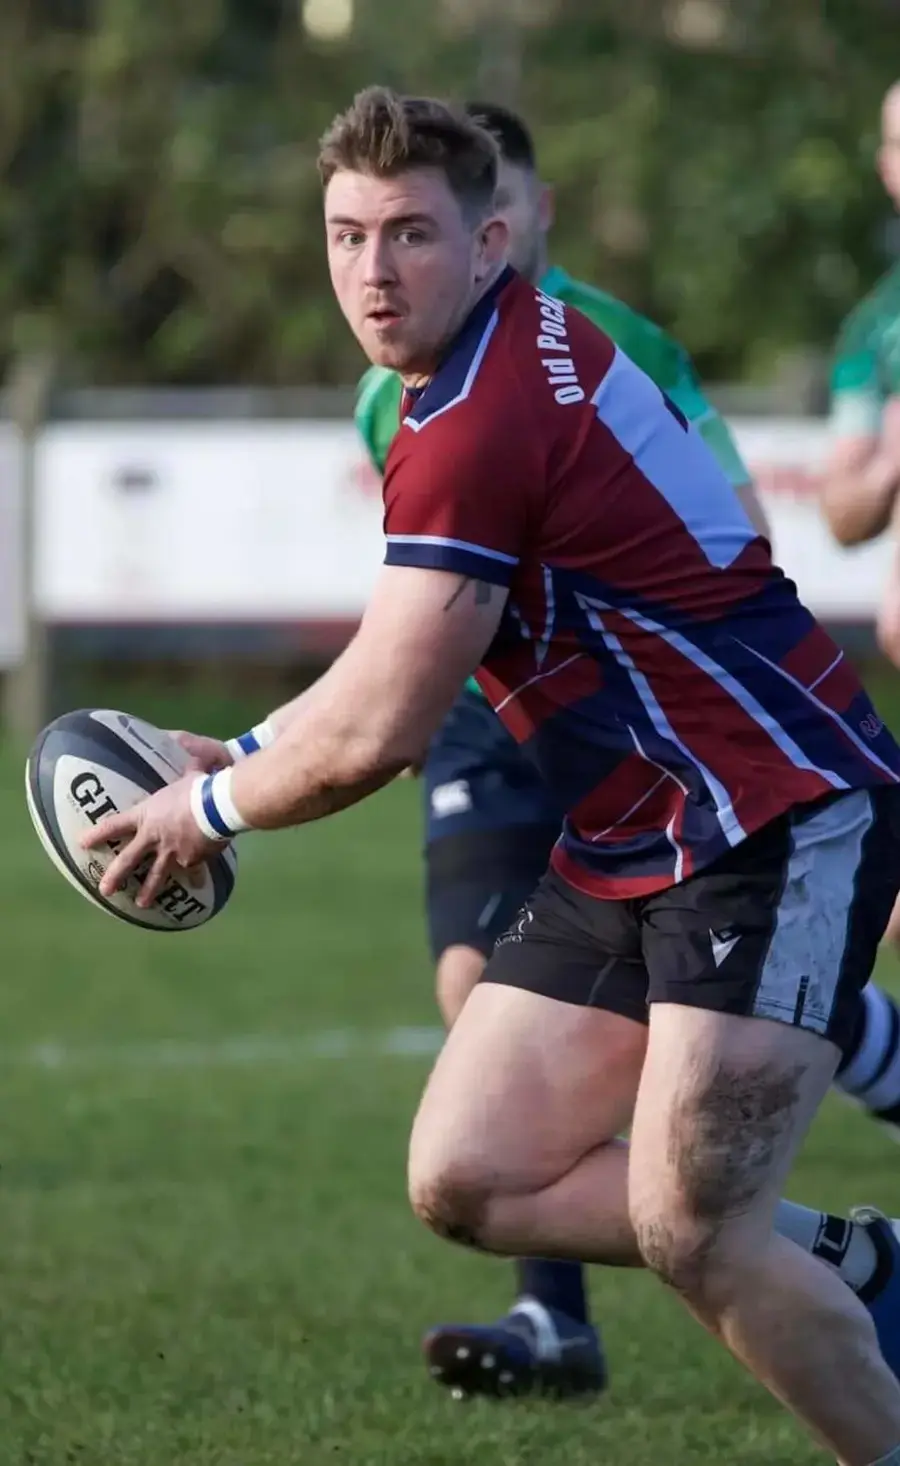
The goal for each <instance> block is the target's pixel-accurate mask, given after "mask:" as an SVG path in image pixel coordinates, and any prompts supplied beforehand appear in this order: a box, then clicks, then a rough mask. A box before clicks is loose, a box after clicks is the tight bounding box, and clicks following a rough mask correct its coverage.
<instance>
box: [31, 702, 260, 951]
mask: <svg viewBox="0 0 900 1466" xmlns="http://www.w3.org/2000/svg"><path fill="white" fill-rule="evenodd" d="M187 765H188V756H187V754H186V753H185V751H184V749H183V748H182V747H181V745H180V744H179V743H177V742H176V741H175V739H174V738H172V737H171V736H170V735H169V734H168V733H164V732H162V730H161V729H159V728H154V727H153V725H152V723H146V722H144V720H143V719H142V718H134V717H132V716H131V715H130V714H129V713H118V712H114V711H112V710H111V709H109V708H86V709H83V710H81V711H80V712H75V713H64V714H63V716H62V717H61V718H56V719H55V720H54V721H53V722H52V723H50V724H48V726H47V727H46V728H45V729H44V731H43V732H42V733H41V734H40V735H39V736H38V738H37V740H36V741H35V744H34V747H33V748H32V750H31V753H30V754H29V755H28V763H27V764H26V767H25V794H26V798H27V801H28V812H29V814H30V815H31V820H32V823H33V825H34V828H35V830H36V831H37V833H38V836H39V837H40V841H41V844H42V845H43V847H44V849H45V850H46V852H47V854H48V855H49V857H50V859H51V860H52V861H53V864H54V865H55V866H56V868H57V870H58V871H59V872H60V873H61V874H62V875H64V876H65V878H66V880H67V881H68V882H69V884H70V885H72V886H74V887H75V889H76V891H79V892H80V893H81V895H82V896H84V897H86V899H87V900H88V901H90V902H92V903H93V905H95V906H98V907H99V908H100V910H101V911H105V912H107V913H108V914H109V915H110V916H118V917H119V918H120V919H121V920H122V921H129V922H131V923H132V924H133V925H135V926H142V927H145V928H147V929H148V930H150V931H160V932H183V931H192V930H193V929H194V928H195V927H198V926H203V925H204V923H205V922H207V921H209V920H210V918H211V917H213V916H215V915H217V913H218V912H219V911H221V910H222V907H223V906H224V905H225V903H226V901H227V900H228V898H229V896H230V895H231V892H232V890H233V889H234V880H235V874H236V869H237V858H236V856H235V853H234V848H233V846H231V845H226V846H224V847H223V849H222V852H221V854H219V855H216V856H214V857H213V859H212V860H210V861H209V862H208V863H207V864H205V865H201V866H199V867H198V868H197V869H196V870H194V871H192V872H191V873H190V876H189V875H188V873H187V872H183V871H179V872H178V873H177V874H175V875H171V876H170V877H169V879H168V880H167V882H166V884H165V886H164V887H163V889H162V890H161V891H160V893H159V895H158V896H157V898H156V900H155V901H154V902H153V904H152V906H149V907H148V908H147V909H146V910H144V909H142V908H141V907H139V906H138V905H136V898H137V895H138V893H139V891H140V886H141V872H140V871H138V872H137V873H135V875H133V876H132V877H131V878H130V880H129V881H128V883H127V885H126V886H125V887H124V888H123V889H122V890H121V891H117V892H116V894H115V895H114V896H109V897H107V896H101V895H100V892H99V890H98V886H99V883H100V880H101V878H102V876H103V874H104V872H105V870H106V869H107V867H108V866H109V864H110V863H111V861H112V859H113V857H114V855H115V853H116V852H115V850H114V849H113V848H112V846H110V845H101V846H98V847H97V848H96V849H94V850H83V849H82V848H81V846H80V844H79V839H80V837H81V836H82V835H83V834H84V833H85V831H87V830H90V829H92V828H93V826H94V825H96V824H98V823H99V821H100V820H101V819H104V818H105V817H106V816H107V815H109V814H114V813H116V812H117V811H120V810H126V809H130V808H131V806H132V805H134V804H137V803H138V802H139V800H141V799H143V798H144V797H145V796H146V795H148V794H154V793H155V792H156V790H157V789H162V788H163V786H164V785H165V784H172V783H174V782H175V780H176V779H180V778H181V776H182V775H183V774H184V773H185V772H186V771H187Z"/></svg>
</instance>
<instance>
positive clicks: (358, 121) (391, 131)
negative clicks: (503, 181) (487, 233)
mask: <svg viewBox="0 0 900 1466" xmlns="http://www.w3.org/2000/svg"><path fill="white" fill-rule="evenodd" d="M497 158H498V151H497V144H496V142H495V141H494V139H493V138H492V137H491V135H490V134H489V133H488V132H486V131H485V129H484V128H483V127H479V125H478V124H477V123H476V122H474V121H473V120H472V118H471V117H467V116H466V113H465V112H464V111H463V110H462V109H456V108H454V107H452V106H449V105H448V104H447V103H446V102H438V101H435V100H434V99H433V98H432V97H401V96H399V95H398V94H397V93H396V92H392V91H391V90H390V89H389V88H388V87H367V88H366V90H365V91H364V92H358V93H357V95H356V96H355V97H354V98H353V101H352V103H351V105H350V106H349V107H348V108H347V110H346V112H341V113H340V114H339V115H338V116H337V117H336V118H335V119H334V121H333V122H332V124H331V126H330V127H329V129H328V131H327V132H326V133H325V135H324V137H323V138H322V140H321V142H320V144H319V176H320V177H321V179H322V183H323V184H324V185H327V184H328V183H330V181H331V179H332V178H333V177H334V175H335V173H337V172H339V171H340V170H341V169H348V170H350V171H351V172H354V173H371V174H373V175H374V176H375V177H376V178H394V177H396V175H397V174H398V173H405V172H407V170H408V169H410V168H439V169H440V170H441V172H442V173H443V174H444V175H445V177H446V179H447V182H448V184H449V185H450V188H451V189H452V190H453V192H454V194H455V195H456V197H457V198H458V199H459V202H460V205H461V206H462V208H463V210H464V212H465V213H466V215H467V216H470V217H474V218H481V217H483V216H484V214H486V213H487V211H488V210H489V209H490V207H491V204H492V202H493V198H494V190H495V189H496V187H497Z"/></svg>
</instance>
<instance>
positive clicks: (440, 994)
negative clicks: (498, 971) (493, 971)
mask: <svg viewBox="0 0 900 1466" xmlns="http://www.w3.org/2000/svg"><path fill="white" fill-rule="evenodd" d="M486 960H487V959H486V958H485V957H484V955H483V954H482V953H481V952H479V951H477V950H476V948H474V947H464V946H457V947H447V948H446V950H445V951H443V952H442V953H441V955H440V957H439V958H438V964H437V971H436V974H435V986H436V991H437V1000H438V1007H439V1008H440V1010H441V1017H442V1018H443V1020H444V1023H445V1024H446V1026H447V1028H448V1029H449V1028H452V1027H453V1025H454V1023H455V1022H456V1020H457V1018H458V1017H459V1015H460V1013H461V1012H462V1010H463V1008H464V1007H465V1004H466V1000H467V999H468V997H469V994H470V993H471V991H472V989H473V988H474V986H475V984H476V983H477V982H478V979H479V978H480V977H481V974H482V973H483V971H484V968H485V963H486Z"/></svg>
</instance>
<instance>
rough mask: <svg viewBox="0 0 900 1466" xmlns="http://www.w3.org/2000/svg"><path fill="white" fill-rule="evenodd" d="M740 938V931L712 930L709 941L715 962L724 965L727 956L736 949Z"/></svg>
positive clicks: (717, 964)
mask: <svg viewBox="0 0 900 1466" xmlns="http://www.w3.org/2000/svg"><path fill="white" fill-rule="evenodd" d="M740 940H741V934H740V932H733V931H730V930H729V931H722V932H714V931H710V934H709V943H710V946H711V947H712V955H713V962H715V964H716V966H717V967H721V966H722V963H723V962H724V961H725V958H726V957H727V956H728V954H729V953H730V952H733V951H734V949H735V947H736V946H737V944H738V942H739V941H740Z"/></svg>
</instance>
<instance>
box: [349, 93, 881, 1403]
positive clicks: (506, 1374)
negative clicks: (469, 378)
mask: <svg viewBox="0 0 900 1466" xmlns="http://www.w3.org/2000/svg"><path fill="white" fill-rule="evenodd" d="M466 110H467V111H468V113H469V114H470V116H472V117H474V118H475V119H476V120H477V121H478V122H479V123H480V124H481V125H482V126H483V127H486V128H487V129H488V131H490V132H491V133H492V135H493V136H494V137H495V139H496V141H497V144H498V146H499V149H500V155H501V156H500V168H499V174H498V189H497V199H496V204H497V211H498V212H499V213H502V214H503V215H504V217H505V219H506V221H507V224H508V226H509V230H510V241H511V245H510V262H511V263H512V264H513V265H514V267H515V268H516V269H517V270H519V272H520V273H521V274H523V275H525V276H526V277H527V278H529V279H531V280H533V281H534V282H535V284H539V285H540V288H541V290H543V291H544V292H545V293H546V294H549V295H553V296H556V297H558V298H559V299H561V300H563V301H564V302H565V303H566V304H567V305H571V306H575V307H576V308H577V309H578V310H580V311H581V312H583V314H585V315H586V316H588V318H589V319H591V320H592V321H594V322H595V323H596V325H598V326H599V327H600V329H601V330H603V331H605V332H606V334H607V335H608V336H610V337H612V339H613V340H614V341H615V342H616V343H617V344H618V345H619V346H620V347H621V348H622V350H623V351H625V352H626V353H627V355H628V356H630V357H631V359H632V360H633V361H635V362H636V363H637V365H638V366H640V367H641V368H642V370H643V371H644V372H646V373H647V375H648V376H650V377H651V378H652V379H653V381H655V382H656V383H657V385H658V386H660V387H661V388H662V389H663V390H664V391H665V392H666V393H667V394H668V396H669V397H670V398H671V399H672V400H673V401H674V402H675V404H676V405H677V406H678V407H679V408H680V409H681V411H682V412H683V413H684V414H685V416H686V417H687V418H688V419H689V420H690V421H691V422H693V423H694V424H695V425H696V426H697V427H698V429H699V430H700V432H701V433H702V435H703V437H704V438H705V440H706V442H707V443H708V445H709V446H710V448H711V449H712V450H713V452H714V453H715V454H716V457H717V459H718V461H719V463H720V465H721V466H722V467H723V468H724V469H725V471H726V472H727V474H728V476H729V478H730V480H731V482H732V483H733V484H734V486H735V489H736V491H737V492H738V493H739V495H740V496H741V498H742V500H743V502H744V506H745V508H746V509H747V511H748V512H749V514H750V517H751V519H752V520H753V521H754V523H755V525H756V527H757V528H758V529H759V530H760V532H762V533H764V534H767V533H768V530H767V526H766V523H765V516H764V515H763V513H762V510H761V507H760V505H759V502H758V500H757V499H756V496H755V493H754V491H753V487H752V484H751V481H750V474H749V472H748V470H747V468H746V466H745V465H744V463H743V461H742V459H741V457H740V454H739V453H738V450H737V448H736V446H735V444H734V441H733V439H732V437H731V434H730V432H729V430H728V428H727V426H726V424H725V423H724V421H723V420H722V418H721V417H720V416H719V414H718V413H717V411H716V410H715V409H714V408H713V407H712V406H711V404H710V403H709V402H708V400H707V399H706V397H705V396H704V394H703V392H702V390H701V387H700V384H699V381H698V378H697V375H696V372H695V371H694V368H693V364H692V363H691V361H690V358H689V357H688V355H687V353H686V352H685V351H684V349H683V348H682V347H681V346H679V345H678V343H677V342H676V341H674V340H673V339H672V338H671V337H670V336H668V335H667V334H666V333H665V332H664V331H662V330H661V329H660V328H659V327H658V326H656V325H654V324H653V323H652V322H651V321H649V320H647V318H646V317H644V316H641V315H638V314H637V313H636V312H635V311H633V310H632V309H631V308H630V307H629V306H627V305H626V304H625V303H624V302H623V301H621V300H617V299H616V298H615V297H614V296H612V295H608V294H607V293H606V292H605V291H602V290H598V289H597V288H595V287H594V286H591V285H587V284H584V283H582V282H581V281H578V280H574V279H572V278H571V277H570V276H569V275H567V274H566V272H565V271H564V270H562V269H560V268H559V267H558V266H551V265H550V264H549V261H548V254H547V236H548V233H549V230H550V228H551V226H552V223H553V194H552V190H551V189H550V188H549V187H548V186H547V185H546V184H545V183H543V182H542V181H541V179H540V177H539V175H538V172H537V164H536V155H535V148H534V143H533V140H532V138H531V135H530V133H529V131H528V129H527V127H526V126H525V124H524V123H523V122H522V120H521V119H520V118H519V117H517V116H516V115H515V114H514V113H512V112H510V111H508V110H507V109H506V108H503V107H498V106H494V105H493V104H489V103H481V102H471V103H468V104H467V107H466ZM898 126H900V124H898ZM898 136H900V133H898ZM898 167H900V165H898ZM898 290H900V286H898ZM400 398H401V382H400V378H399V377H398V376H396V375H395V374H394V373H393V372H391V371H388V370H386V369H385V368H381V367H372V368H370V369H369V370H368V371H367V372H366V373H365V375H364V376H363V378H362V380H361V382H360V386H359V391H358V397H357V408H356V420H357V425H358V427H359V430H360V432H361V434H362V437H363V439H364V442H365V444H366V446H367V448H368V451H369V454H370V456H371V458H372V461H373V462H374V464H375V466H376V468H377V469H378V470H379V472H381V471H382V470H383V468H384V463H385V459H386V457H387V452H388V448H389V447H390V444H391V441H392V439H393V437H394V435H395V433H396V432H397V429H398V425H399V407H400ZM422 775H423V796H424V815H425V863H426V910H427V920H428V930H429V939H430V944H431V950H432V954H433V957H434V960H435V964H436V990H437V1000H438V1004H439V1006H440V1010H441V1015H442V1017H443V1019H444V1022H445V1024H446V1025H447V1027H448V1028H450V1027H451V1026H452V1025H453V1023H454V1022H455V1020H456V1018H457V1016H458V1015H459V1013H460V1011H461V1009H462V1006H463V1004H464V1003H465V1001H466V999H467V997H468V995H469V993H470V992H471V990H472V988H473V987H474V985H475V983H476V982H477V981H478V979H479V977H480V975H481V972H482V970H483V968H484V965H485V963H486V961H487V958H488V956H489V955H490V953H491V951H492V950H493V947H494V943H495V941H496V939H497V937H498V936H499V935H501V933H502V932H504V931H505V930H506V929H507V927H509V926H510V925H511V923H512V921H513V919H514V918H515V915H516V913H517V912H518V910H519V908H520V907H521V906H522V905H524V903H525V901H526V900H527V898H528V897H529V896H530V895H531V893H532V891H533V890H534V887H535V886H536V885H537V883H538V881H539V880H540V878H541V876H542V875H543V874H544V871H545V870H546V868H547V864H548V860H549V856H550V850H551V848H552V846H553V845H554V844H555V842H556V840H557V839H558V837H559V832H560V826H561V823H562V812H561V811H560V810H559V809H557V807H556V805H555V804H554V802H553V800H552V798H551V796H550V794H549V792H548V791H547V789H546V788H545V786H544V785H543V783H542V781H541V780H540V779H539V778H538V776H537V773H536V771H535V769H534V767H533V766H532V764H531V763H530V762H529V761H528V760H526V759H525V758H524V757H523V755H522V754H521V753H520V752H519V749H518V746H517V745H516V743H515V742H514V740H513V739H512V738H511V736H510V735H509V734H508V733H507V732H506V730H505V728H504V727H503V726H502V724H501V723H500V720H499V719H498V718H497V717H496V715H495V714H494V712H493V711H492V709H491V708H490V707H489V705H488V703H487V701H486V700H485V698H484V697H483V695H482V693H481V691H480V690H479V688H478V685H477V683H476V682H475V681H474V679H471V680H470V681H469V683H468V684H467V686H466V688H465V689H464V691H463V693H462V694H461V695H460V697H459V699H458V701H457V703H456V704H455V706H454V708H453V710H452V712H451V713H450V715H449V717H448V719H447V721H446V722H445V724H444V725H443V727H442V728H441V730H440V732H439V733H438V735H437V736H436V737H435V739H434V740H433V741H432V743H431V745H430V747H429V749H428V752H427V756H426V758H425V760H424V764H423V768H422ZM867 996H868V998H869V1002H868V1003H867V1006H866V1019H865V1023H862V1022H861V1024H860V1032H859V1036H858V1037H859V1042H858V1044H856V1045H855V1046H854V1047H853V1049H852V1050H851V1052H850V1053H849V1054H848V1055H847V1056H846V1058H845V1061H844V1065H843V1066H842V1073H841V1075H839V1078H838V1082H839V1083H840V1085H841V1087H842V1088H844V1089H845V1090H846V1091H847V1092H848V1093H850V1094H853V1095H855V1096H857V1097H859V1098H861V1099H863V1102H864V1103H866V1104H867V1105H868V1107H869V1108H870V1109H872V1108H876V1106H875V1105H873V1104H872V1103H870V1099H871V1098H874V1099H875V1100H877V1101H878V1106H877V1107H878V1108H879V1109H884V1110H885V1111H886V1113H885V1114H884V1116H883V1118H885V1119H887V1120H893V1119H895V1118H896V1119H897V1120H898V1122H900V1057H898V1047H900V1010H898V1008H897V1007H896V1005H895V1004H894V1003H893V1002H892V1001H891V999H889V998H888V997H886V996H885V995H884V994H883V993H881V992H879V991H878V990H877V989H875V988H874V987H872V986H871V985H870V990H869V993H868V994H867ZM876 1074H877V1076H878V1080H877V1083H876V1084H875V1085H874V1087H873V1076H874V1075H876ZM857 1075H861V1076H862V1079H863V1081H864V1083H863V1084H862V1086H861V1087H860V1088H854V1087H853V1086H854V1085H855V1084H856V1077H857ZM895 1107H896V1109H897V1114H896V1116H895V1115H894V1108H895ZM516 1268H517V1291H518V1296H517V1300H516V1302H515V1304H514V1305H513V1307H512V1309H511V1310H510V1312H509V1313H508V1314H507V1315H506V1316H505V1317H504V1318H503V1319H501V1320H499V1321H497V1322H496V1323H494V1324H490V1325H487V1326H482V1325H465V1324H464V1325H459V1324H451V1325H440V1326H438V1327H437V1328H435V1329H432V1330H431V1331H430V1333H429V1334H428V1335H427V1336H426V1338H425V1355H426V1359H428V1360H429V1361H430V1359H431V1357H432V1354H433V1353H434V1354H436V1353H439V1354H440V1357H441V1359H442V1361H446V1359H447V1357H448V1352H449V1353H450V1354H452V1352H453V1344H454V1343H455V1344H456V1347H457V1348H458V1349H459V1350H462V1351H463V1355H462V1358H463V1362H464V1360H465V1351H466V1349H467V1348H469V1347H470V1346H471V1344H472V1343H474V1342H476V1341H477V1343H478V1345H479V1348H480V1349H481V1350H482V1351H483V1350H484V1348H485V1346H486V1343H487V1344H489V1346H490V1347H491V1348H492V1349H493V1352H494V1353H495V1355H496V1358H497V1361H498V1368H497V1369H496V1370H492V1371H490V1372H485V1375H484V1381H483V1388H484V1391H485V1393H490V1394H496V1393H498V1392H501V1393H508V1394H522V1393H527V1392H528V1391H530V1390H532V1389H540V1390H552V1391H554V1392H555V1393H558V1394H560V1395H574V1394H582V1393H587V1392H591V1391H598V1390H601V1389H602V1388H603V1386H604V1384H605V1378H606V1371H605V1364H604V1359H603V1354H602V1350H601V1346H600V1340H599V1335H598V1332H597V1330H596V1328H595V1327H594V1326H593V1325H592V1324H591V1322H590V1317H589V1305H588V1298H587V1287H586V1279H585V1270H584V1269H583V1268H582V1267H581V1266H580V1265H579V1264H577V1263H573V1262H564V1261H546V1260H541V1259H534V1258H528V1259H523V1260H521V1261H520V1262H518V1263H517V1265H516ZM448 1345H449V1346H450V1347H449V1350H448ZM465 1373H466V1376H467V1386H468V1388H469V1389H470V1390H471V1372H470V1371H465ZM436 1377H437V1378H439V1381H440V1383H441V1384H442V1385H445V1386H447V1387H448V1388H450V1389H455V1388H456V1387H457V1384H458V1381H457V1380H456V1379H455V1377H454V1375H453V1373H452V1371H448V1370H447V1369H446V1367H444V1368H443V1370H442V1372H441V1374H440V1376H436Z"/></svg>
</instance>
